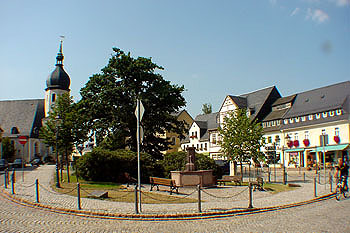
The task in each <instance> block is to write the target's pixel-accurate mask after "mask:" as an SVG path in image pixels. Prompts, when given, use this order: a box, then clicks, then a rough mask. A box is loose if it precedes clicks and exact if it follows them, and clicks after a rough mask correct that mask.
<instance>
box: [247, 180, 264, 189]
mask: <svg viewBox="0 0 350 233" xmlns="http://www.w3.org/2000/svg"><path fill="white" fill-rule="evenodd" d="M250 183H251V184H252V186H253V191H255V189H258V190H260V191H264V179H263V178H262V177H257V178H256V181H252V182H250Z"/></svg>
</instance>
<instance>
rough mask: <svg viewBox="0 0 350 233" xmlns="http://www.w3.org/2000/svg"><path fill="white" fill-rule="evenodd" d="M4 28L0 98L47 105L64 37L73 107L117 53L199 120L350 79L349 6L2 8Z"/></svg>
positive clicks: (87, 0) (163, 0)
mask: <svg viewBox="0 0 350 233" xmlns="http://www.w3.org/2000/svg"><path fill="white" fill-rule="evenodd" d="M0 28H1V30H0V35H1V36H0V100H11V99H37V98H40V99H43V98H44V93H45V88H46V79H47V77H48V76H49V75H50V73H51V72H52V71H53V70H54V69H55V63H56V55H57V52H58V48H59V41H60V36H62V35H63V36H64V37H65V38H64V42H63V53H64V56H65V59H64V62H63V63H64V69H65V70H66V72H67V73H68V74H69V76H70V78H71V87H70V88H71V95H72V96H73V97H74V99H75V101H78V100H79V99H80V94H79V92H80V89H81V88H82V87H84V86H85V84H86V83H87V81H88V80H89V77H91V76H92V75H93V74H97V73H100V72H101V69H102V68H103V67H104V66H106V65H107V63H108V59H109V58H110V56H111V54H112V48H113V47H117V48H120V49H122V50H123V51H125V52H130V53H131V55H132V56H133V57H135V58H136V57H151V58H152V61H153V62H155V63H157V64H158V65H160V66H162V67H164V70H162V71H157V72H158V73H160V74H161V75H162V76H163V78H164V79H166V80H169V81H170V82H171V83H172V84H175V85H180V86H181V85H184V87H185V89H186V91H185V92H184V93H183V96H184V97H185V99H186V101H187V106H186V110H187V111H188V112H189V113H190V114H191V115H192V117H195V116H196V115H197V114H200V113H201V112H202V105H203V104H204V103H210V104H212V107H213V111H214V112H215V111H219V109H220V107H221V104H222V102H223V101H224V99H225V97H226V95H241V94H245V93H249V92H253V91H255V90H259V89H263V88H266V87H270V86H276V87H277V89H278V90H279V92H280V93H281V95H282V96H288V95H291V94H295V93H299V92H303V91H307V90H311V89H314V88H318V87H323V86H327V85H331V84H334V83H339V82H343V81H348V80H350V0H220V1H214V0H211V1H209V0H176V1H170V0H148V1H145V0H128V1H121V0H109V1H108V0H100V1H92V0H84V1H83V0H74V1H71V0H61V1H47V0H32V1H27V0H21V1H20V0H0ZM146 111H147V109H146ZM145 114H146V112H145Z"/></svg>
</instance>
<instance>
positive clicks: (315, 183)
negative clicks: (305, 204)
mask: <svg viewBox="0 0 350 233" xmlns="http://www.w3.org/2000/svg"><path fill="white" fill-rule="evenodd" d="M314 197H317V181H316V176H315V177H314Z"/></svg>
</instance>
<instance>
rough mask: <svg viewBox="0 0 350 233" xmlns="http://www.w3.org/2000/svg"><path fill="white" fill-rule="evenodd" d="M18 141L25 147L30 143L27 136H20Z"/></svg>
mask: <svg viewBox="0 0 350 233" xmlns="http://www.w3.org/2000/svg"><path fill="white" fill-rule="evenodd" d="M18 141H19V143H20V144H22V145H25V144H26V143H27V141H28V137H27V136H19V137H18Z"/></svg>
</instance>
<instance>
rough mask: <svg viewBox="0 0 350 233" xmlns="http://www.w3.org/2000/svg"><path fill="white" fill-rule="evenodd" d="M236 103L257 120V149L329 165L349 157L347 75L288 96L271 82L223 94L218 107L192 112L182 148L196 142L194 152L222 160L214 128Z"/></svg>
mask: <svg viewBox="0 0 350 233" xmlns="http://www.w3.org/2000/svg"><path fill="white" fill-rule="evenodd" d="M237 108H243V109H246V110H247V114H248V115H249V117H250V119H251V120H252V121H253V120H256V121H257V122H261V124H262V127H263V129H264V138H265V143H266V145H265V147H264V148H262V151H263V152H265V153H266V155H267V154H269V152H274V153H275V155H276V157H277V163H280V164H281V165H282V166H283V165H284V166H287V167H288V166H289V167H307V166H314V165H315V164H323V161H324V160H325V162H326V163H327V165H329V166H332V165H334V163H336V161H337V159H338V158H344V159H345V160H348V159H349V154H350V148H349V143H350V81H346V82H342V83H338V84H334V85H330V86H326V87H322V88H317V89H314V90H310V91H306V92H301V93H297V94H293V95H290V96H287V97H282V96H281V95H280V93H279V91H278V90H277V88H276V87H268V88H265V89H262V90H258V91H255V92H251V93H248V94H244V95H239V96H233V95H228V96H226V97H225V99H224V101H223V103H222V105H221V107H220V110H219V112H217V113H213V114H207V115H198V116H197V117H196V118H195V120H194V122H193V124H192V125H191V128H190V130H189V133H188V135H187V137H186V139H185V140H183V141H182V145H181V148H182V149H183V150H185V149H186V148H187V147H189V146H192V147H196V151H197V153H207V154H208V155H209V156H210V157H211V158H213V159H215V160H223V161H224V160H226V159H227V158H225V156H223V154H222V152H221V150H220V149H221V148H220V145H219V141H220V140H221V138H220V135H219V133H218V130H217V129H218V127H219V125H220V124H222V123H223V122H224V118H225V116H226V115H227V114H228V112H230V111H234V110H235V109H237ZM323 142H325V143H323ZM206 145H207V146H206ZM324 153H325V157H323V154H324ZM230 165H231V166H230V174H234V165H233V163H231V164H230Z"/></svg>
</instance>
